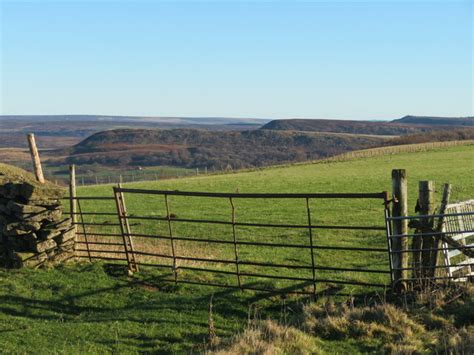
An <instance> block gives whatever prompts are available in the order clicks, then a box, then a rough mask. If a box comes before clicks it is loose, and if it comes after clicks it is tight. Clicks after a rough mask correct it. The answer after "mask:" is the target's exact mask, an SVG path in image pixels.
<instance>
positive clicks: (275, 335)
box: [208, 320, 321, 355]
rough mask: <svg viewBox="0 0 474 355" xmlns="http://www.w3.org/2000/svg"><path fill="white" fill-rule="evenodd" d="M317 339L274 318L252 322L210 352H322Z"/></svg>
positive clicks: (263, 354) (265, 354) (266, 354)
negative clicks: (238, 333) (279, 322)
mask: <svg viewBox="0 0 474 355" xmlns="http://www.w3.org/2000/svg"><path fill="white" fill-rule="evenodd" d="M317 343H318V342H317V339H316V338H314V337H312V336H311V335H309V334H306V333H304V332H303V331H301V330H299V329H296V328H295V327H291V326H282V325H280V324H278V323H276V322H274V321H272V320H266V321H256V322H251V323H250V324H249V326H248V327H247V329H246V330H245V331H244V332H243V333H242V334H240V335H238V336H235V337H234V338H232V339H231V341H230V342H229V343H227V344H225V343H224V344H221V349H220V350H214V351H209V352H208V353H209V354H216V355H224V354H261V355H270V354H320V353H321V349H320V348H319V347H318V345H317Z"/></svg>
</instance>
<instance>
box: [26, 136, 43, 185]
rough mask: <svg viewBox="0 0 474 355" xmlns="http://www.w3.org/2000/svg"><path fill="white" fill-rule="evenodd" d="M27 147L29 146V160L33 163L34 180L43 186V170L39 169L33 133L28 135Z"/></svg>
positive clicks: (38, 157)
mask: <svg viewBox="0 0 474 355" xmlns="http://www.w3.org/2000/svg"><path fill="white" fill-rule="evenodd" d="M28 145H29V146H30V154H31V160H32V161H33V170H34V172H35V176H36V180H38V182H40V183H41V184H44V176H43V169H42V168H41V160H40V156H39V153H38V148H37V147H36V141H35V135H34V134H33V133H30V134H28Z"/></svg>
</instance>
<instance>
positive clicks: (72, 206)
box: [69, 164, 77, 230]
mask: <svg viewBox="0 0 474 355" xmlns="http://www.w3.org/2000/svg"><path fill="white" fill-rule="evenodd" d="M76 196H77V194H76V167H75V165H74V164H72V165H69V210H70V212H71V220H72V223H73V225H74V229H75V230H77V224H76V223H77V215H76V212H77V201H76Z"/></svg>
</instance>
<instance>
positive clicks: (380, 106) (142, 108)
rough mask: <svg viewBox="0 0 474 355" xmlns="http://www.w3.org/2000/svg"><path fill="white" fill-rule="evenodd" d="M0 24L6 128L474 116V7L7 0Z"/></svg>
mask: <svg viewBox="0 0 474 355" xmlns="http://www.w3.org/2000/svg"><path fill="white" fill-rule="evenodd" d="M0 11H1V16H0V21H1V26H0V30H1V33H0V35H1V36H0V50H1V56H0V61H1V62H0V68H1V69H0V84H1V86H0V88H1V91H0V114H3V115H13V114H104V115H136V116H192V117H253V118H258V117H260V118H336V119H370V120H376V119H393V118H399V117H402V116H404V115H406V114H413V115H435V116H473V115H474V112H473V106H474V104H473V101H474V98H473V94H474V92H473V75H474V74H473V66H474V64H473V58H474V56H473V32H474V24H473V17H474V16H473V2H472V1H470V0H469V1H450V0H445V1H416V2H415V1H409V0H398V1H383V0H380V1H375V0H374V1H365V2H359V1H327V2H322V1H312V2H299V1H246V2H237V1H219V2H209V1H206V2H203V1H190V2H183V1H167V2H160V1H151V0H150V1H139V0H137V1H106V0H104V1H56V2H53V1H47V0H42V1H40V0H37V1H19V0H17V1H9V0H0Z"/></svg>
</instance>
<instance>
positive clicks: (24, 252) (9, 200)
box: [0, 165, 75, 268]
mask: <svg viewBox="0 0 474 355" xmlns="http://www.w3.org/2000/svg"><path fill="white" fill-rule="evenodd" d="M1 168H2V165H0V265H1V266H4V267H15V268H18V267H38V266H41V265H43V264H45V263H46V262H59V261H64V260H66V259H69V258H71V257H73V256H74V246H75V245H74V244H75V228H74V227H73V226H72V224H71V219H69V218H64V216H63V206H62V204H61V200H60V198H61V196H62V193H63V191H62V190H61V189H60V188H58V187H56V186H54V185H52V184H47V185H38V184H37V183H35V182H32V181H31V179H28V177H27V178H25V177H24V176H21V177H20V178H19V177H18V176H13V177H12V176H6V174H5V173H2V170H1ZM15 169H16V168H15ZM15 171H17V169H16V170H15ZM24 173H26V172H24ZM26 174H28V173H26ZM2 177H3V181H2V179H1V178H2ZM10 180H13V181H10ZM22 180H23V181H22Z"/></svg>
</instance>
